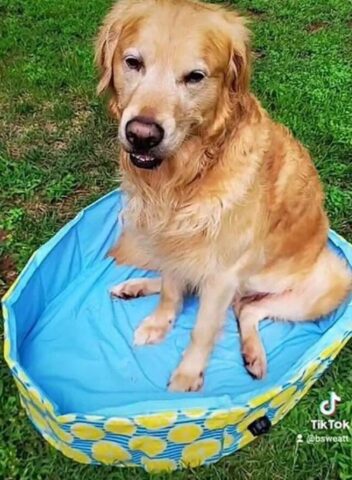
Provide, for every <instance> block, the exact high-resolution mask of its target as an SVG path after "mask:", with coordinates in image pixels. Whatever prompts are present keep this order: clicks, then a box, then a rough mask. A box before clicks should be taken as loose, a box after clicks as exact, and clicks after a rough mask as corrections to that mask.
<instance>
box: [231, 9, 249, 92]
mask: <svg viewBox="0 0 352 480" xmlns="http://www.w3.org/2000/svg"><path fill="white" fill-rule="evenodd" d="M226 21H227V23H228V25H229V28H230V30H229V32H230V37H231V58H230V62H229V80H230V88H231V90H232V91H233V93H235V94H239V95H241V94H244V93H246V92H248V91H249V85H250V78H251V56H252V55H251V32H250V30H249V29H248V28H247V26H246V24H247V20H246V19H245V18H244V17H241V16H240V15H238V14H236V13H235V12H226Z"/></svg>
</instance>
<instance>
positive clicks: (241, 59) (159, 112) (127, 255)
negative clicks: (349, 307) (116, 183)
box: [96, 0, 351, 392]
mask: <svg viewBox="0 0 352 480" xmlns="http://www.w3.org/2000/svg"><path fill="white" fill-rule="evenodd" d="M96 59H97V64H98V65H99V68H100V72H101V77H100V82H99V85H98V92H99V93H102V92H104V91H109V92H110V109H111V112H112V114H113V116H114V117H115V118H116V119H117V120H118V121H119V139H120V142H121V146H122V148H121V153H120V170H121V176H122V188H123V190H124V191H125V192H126V196H127V201H126V205H125V208H124V212H123V219H124V233H123V235H122V238H121V239H120V241H119V243H118V245H117V246H116V247H115V248H114V249H113V250H112V252H111V255H113V256H114V257H115V258H116V260H117V261H118V262H119V263H120V264H121V263H122V264H133V265H136V266H140V267H147V268H151V269H157V270H159V271H160V273H161V278H160V279H141V280H138V279H137V280H136V279H135V280H131V281H127V282H125V283H123V284H121V285H117V286H116V287H114V288H113V289H112V294H113V295H114V296H115V297H119V298H123V299H124V298H133V297H137V296H140V295H150V294H156V293H160V304H159V306H158V308H157V309H156V311H155V312H154V313H153V314H152V315H150V316H149V317H147V318H146V319H145V320H144V321H143V322H142V323H141V325H140V326H139V328H138V329H137V330H136V332H135V338H134V342H135V345H146V344H155V343H157V342H161V341H162V340H163V338H164V337H165V335H167V333H168V332H169V331H170V329H171V328H172V326H173V324H174V322H175V320H176V318H177V314H178V312H179V311H180V309H181V308H182V300H183V296H184V293H185V292H186V291H187V290H190V291H193V292H196V293H197V294H198V295H199V299H200V307H199V312H198V316H197V319H196V323H195V327H194V330H193V333H192V339H191V342H190V345H189V346H188V348H187V350H186V351H185V353H184V356H183V358H182V360H181V362H180V364H179V366H178V368H177V369H176V371H175V372H174V373H173V375H172V376H171V379H170V384H169V388H170V390H171V391H180V392H187V391H196V390H198V389H200V388H201V387H202V384H203V380H204V371H205V368H206V365H207V361H208V358H209V356H210V354H211V352H212V349H213V346H214V343H215V342H216V339H217V335H218V333H219V330H220V329H221V327H222V324H223V322H224V319H225V314H226V312H227V309H228V308H229V307H231V306H233V308H234V310H235V313H236V315H237V319H238V324H239V332H240V337H241V345H242V354H243V358H244V364H245V366H246V368H247V370H248V371H249V372H250V374H252V375H253V376H254V377H256V378H262V377H263V376H264V375H265V373H266V369H267V366H266V355H265V352H264V349H263V346H262V343H261V340H260V336H259V333H258V324H259V322H260V321H261V320H263V319H265V318H267V317H271V318H274V319H277V320H290V321H307V320H315V319H318V318H319V317H321V316H322V315H326V314H328V313H330V312H331V311H333V310H334V309H335V308H336V307H337V306H338V305H339V304H340V303H341V302H342V301H343V300H344V299H345V298H346V296H347V295H348V293H349V291H350V289H351V272H350V271H349V269H348V267H347V265H346V264H345V263H344V262H343V261H342V260H341V259H339V258H338V257H337V256H336V255H335V254H334V253H332V251H330V250H329V249H328V248H327V235H328V226H329V224H328V219H327V216H326V213H325V211H324V207H323V200H324V198H323V192H322V188H321V184H320V181H319V178H318V174H317V171H316V169H315V167H314V165H313V163H312V160H311V158H310V156H309V154H308V152H307V151H306V150H305V148H304V147H303V146H302V145H301V144H300V143H299V142H298V141H297V140H295V139H294V138H293V136H292V135H291V133H290V132H289V130H288V129H287V128H285V127H284V126H282V125H279V124H277V123H275V122H274V121H273V120H272V119H271V118H270V117H269V115H268V113H267V112H266V111H265V110H264V109H263V108H262V106H261V104H260V102H259V101H258V100H257V99H256V98H255V97H254V96H253V95H252V94H251V93H250V63H251V52H250V33H249V31H248V29H247V27H246V21H245V19H244V18H242V17H241V16H240V15H239V14H237V13H236V12H233V11H230V10H228V9H226V8H224V7H222V6H219V5H211V4H207V3H204V4H203V3H201V2H199V1H196V0H121V1H120V2H118V3H117V4H116V5H115V6H114V7H113V8H112V10H111V11H110V13H109V14H108V15H107V17H106V19H105V21H104V24H103V26H102V28H101V30H100V33H99V35H98V39H97V43H96Z"/></svg>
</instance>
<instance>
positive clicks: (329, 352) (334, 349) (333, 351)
mask: <svg viewBox="0 0 352 480" xmlns="http://www.w3.org/2000/svg"><path fill="white" fill-rule="evenodd" d="M342 346H343V344H342V342H341V341H340V340H336V341H335V342H334V343H332V344H331V345H329V346H328V347H327V348H326V349H325V350H324V351H323V352H322V353H321V354H320V358H321V359H323V360H325V359H327V358H330V357H335V356H336V355H337V354H338V353H339V351H340V349H341V348H342Z"/></svg>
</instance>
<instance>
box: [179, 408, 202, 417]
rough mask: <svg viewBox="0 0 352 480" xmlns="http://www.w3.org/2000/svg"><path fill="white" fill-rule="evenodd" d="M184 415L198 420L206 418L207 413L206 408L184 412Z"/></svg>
mask: <svg viewBox="0 0 352 480" xmlns="http://www.w3.org/2000/svg"><path fill="white" fill-rule="evenodd" d="M182 413H183V415H184V416H185V417H188V418H192V419H196V418H202V417H205V415H206V413H207V411H206V410H205V409H204V408H191V409H189V410H184V411H183V412H182Z"/></svg>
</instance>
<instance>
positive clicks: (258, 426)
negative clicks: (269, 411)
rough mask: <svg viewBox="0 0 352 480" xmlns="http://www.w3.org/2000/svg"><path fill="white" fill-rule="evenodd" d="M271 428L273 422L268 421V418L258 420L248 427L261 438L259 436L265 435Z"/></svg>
mask: <svg viewBox="0 0 352 480" xmlns="http://www.w3.org/2000/svg"><path fill="white" fill-rule="evenodd" d="M270 428H271V421H270V420H269V419H268V417H267V416H265V417H260V418H257V420H255V421H254V422H253V423H251V424H250V425H249V426H248V430H249V431H250V432H251V434H252V435H254V436H255V437H259V435H264V433H268V432H269V430H270Z"/></svg>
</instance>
